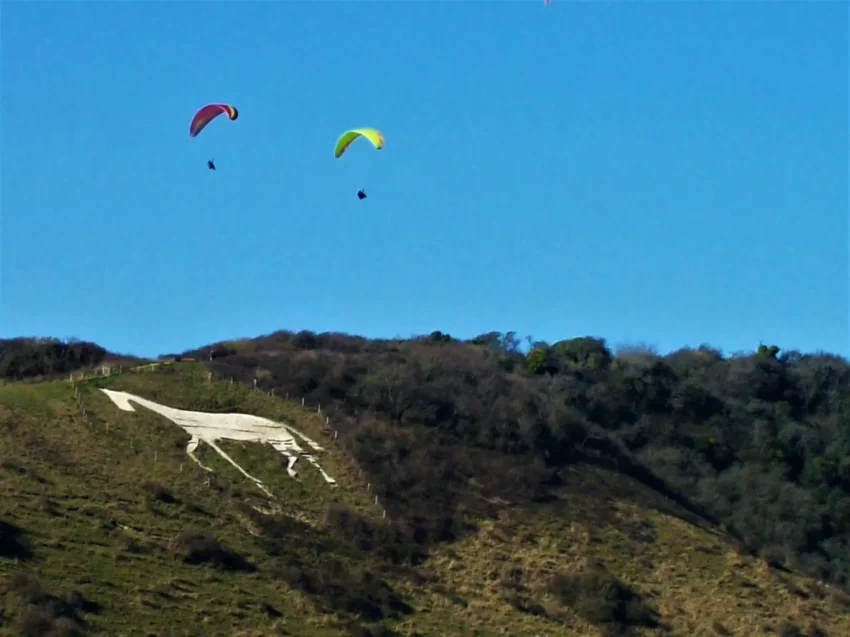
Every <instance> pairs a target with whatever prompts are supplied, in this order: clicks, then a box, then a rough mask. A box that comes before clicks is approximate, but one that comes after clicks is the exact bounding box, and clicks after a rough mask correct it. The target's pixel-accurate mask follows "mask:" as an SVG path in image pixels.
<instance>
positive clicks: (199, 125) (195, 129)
mask: <svg viewBox="0 0 850 637" xmlns="http://www.w3.org/2000/svg"><path fill="white" fill-rule="evenodd" d="M221 114H225V115H227V118H228V119H229V120H230V121H233V120H235V119H236V118H237V117H239V111H237V110H236V107H235V106H231V105H230V104H207V105H206V106H202V107H201V108H200V109H198V112H196V113H195V115H194V117H192V121H191V122H189V137H197V136H198V134H199V133H200V132H201V131H202V130H204V128H206V125H207V124H209V123H210V122H211V121H213V120H214V119H215V118H216V117H218V116H219V115H221ZM207 168H209V169H210V170H215V162H214V161H213V160H212V159H208V160H207Z"/></svg>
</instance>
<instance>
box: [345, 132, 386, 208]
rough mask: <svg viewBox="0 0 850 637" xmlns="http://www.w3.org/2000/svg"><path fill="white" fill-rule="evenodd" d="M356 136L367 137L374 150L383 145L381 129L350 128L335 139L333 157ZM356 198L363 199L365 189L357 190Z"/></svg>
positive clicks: (379, 148)
mask: <svg viewBox="0 0 850 637" xmlns="http://www.w3.org/2000/svg"><path fill="white" fill-rule="evenodd" d="M358 137H365V138H366V139H368V140H369V141H370V142H371V143H372V146H374V147H375V150H381V149H382V148H383V147H384V136H383V135H381V131H379V130H377V129H374V128H352V129H351V130H347V131H345V132H344V133H343V134H342V135H340V136H339V138H338V139H337V140H336V145H335V146H334V157H335V158H337V159H339V158H340V157H342V154H343V153H344V152H345V151H346V149H347V148H348V147H349V146H350V145H351V143H352V142H353V141H354V140H355V139H357V138H358ZM357 198H358V199H359V200H360V201H363V200H364V199H365V198H366V191H365V190H363V189H360V190H358V191H357Z"/></svg>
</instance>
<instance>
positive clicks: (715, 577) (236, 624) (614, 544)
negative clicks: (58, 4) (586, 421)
mask: <svg viewBox="0 0 850 637" xmlns="http://www.w3.org/2000/svg"><path fill="white" fill-rule="evenodd" d="M97 386H108V387H110V388H112V389H119V390H124V391H129V392H132V393H137V394H139V395H141V396H143V397H145V398H149V399H151V400H155V401H157V402H161V403H163V404H166V405H168V406H171V407H177V408H183V409H197V410H204V411H243V412H246V413H255V414H257V415H261V416H267V417H271V418H273V419H276V420H283V421H286V422H288V423H291V424H293V425H295V426H296V427H298V428H299V429H300V430H301V431H303V432H304V433H305V434H306V435H308V436H310V437H311V438H313V439H314V440H316V441H317V442H319V443H320V444H322V445H323V446H325V448H326V449H327V451H326V453H325V454H323V455H322V456H321V457H320V458H319V462H320V463H321V465H322V466H323V468H325V470H326V471H327V472H328V473H329V474H330V475H331V476H333V477H334V478H336V479H337V481H338V482H339V485H340V486H339V488H337V489H331V488H330V487H328V486H327V485H325V483H324V481H323V480H322V479H321V477H320V476H319V475H318V473H317V472H316V471H315V470H313V469H312V468H311V467H310V466H309V465H308V464H307V463H306V462H305V461H303V460H299V462H298V468H299V471H300V474H301V477H302V480H303V482H296V481H294V480H292V479H290V478H289V477H288V476H287V474H286V472H285V470H284V466H285V464H284V462H283V460H282V458H281V456H279V455H278V454H277V453H276V452H274V451H273V450H271V449H269V448H263V447H260V446H259V445H252V444H245V445H242V444H239V443H231V444H227V443H222V446H223V448H224V449H225V451H227V452H228V453H229V454H230V455H231V456H232V457H233V458H234V459H235V460H236V461H237V462H239V463H240V464H241V465H242V466H243V467H245V469H246V470H247V471H248V472H249V473H251V474H252V475H255V476H257V477H258V478H260V479H261V480H263V481H264V482H265V483H266V484H267V486H268V487H269V488H270V489H271V491H272V493H274V494H275V498H274V500H272V501H269V500H268V499H267V498H266V497H265V496H264V495H263V493H262V492H261V491H259V490H258V489H257V488H256V487H255V486H254V485H252V484H251V483H249V482H248V481H247V480H246V479H245V478H244V477H243V476H242V475H241V474H239V473H238V472H237V471H236V470H235V469H234V468H233V467H232V466H231V465H229V464H228V463H227V462H226V461H224V460H223V459H221V458H220V457H219V456H217V455H216V454H215V453H214V452H212V451H211V450H209V449H205V448H204V446H203V445H202V447H201V450H202V451H201V455H200V457H201V460H202V462H204V464H206V465H207V466H211V467H213V468H214V469H215V471H216V475H215V478H214V479H213V480H212V483H211V484H210V486H207V485H206V479H207V477H208V474H207V473H206V472H204V471H203V470H202V469H200V467H198V466H197V465H196V464H195V463H194V462H192V460H191V459H190V458H189V457H188V456H187V455H186V454H185V450H184V449H185V444H186V441H187V439H188V436H187V435H186V434H185V433H184V432H183V431H182V430H181V429H180V428H178V427H177V426H175V425H173V424H171V423H170V422H168V421H167V420H165V419H164V418H161V417H159V416H157V415H156V414H153V413H151V412H148V411H147V410H145V409H143V408H140V407H136V409H137V411H136V412H135V413H127V412H122V411H119V410H118V409H117V408H116V407H115V406H114V405H113V404H112V403H111V401H110V400H109V399H108V398H107V397H106V396H105V395H103V394H102V393H101V392H99V391H97V389H96V387H97ZM79 387H80V392H81V394H82V397H83V402H84V405H85V407H86V409H87V412H88V415H89V419H88V421H85V420H84V419H83V418H82V417H81V415H80V412H79V410H78V409H77V406H76V403H75V400H74V394H73V389H72V387H71V385H70V383H68V382H67V381H64V382H48V383H41V384H27V385H23V384H10V385H7V386H5V387H0V521H5V522H7V523H11V524H13V525H15V526H16V527H19V528H21V529H22V530H23V531H24V533H23V537H24V539H23V541H22V544H24V545H25V547H24V548H20V547H19V550H18V551H17V553H19V554H21V555H23V552H24V551H25V550H26V548H28V549H29V550H31V551H32V553H33V557H32V558H31V559H26V558H25V557H19V558H18V559H13V557H12V555H13V554H14V553H15V552H16V551H10V550H8V547H9V546H11V543H10V542H9V541H6V542H4V544H3V545H0V578H2V581H3V582H5V583H0V592H3V591H6V592H5V593H4V594H3V597H2V598H0V599H2V605H0V609H2V610H0V634H2V635H19V634H21V633H20V628H19V627H18V625H17V624H16V621H17V619H16V618H17V617H19V616H20V611H21V599H22V596H21V594H20V591H21V588H22V586H21V584H20V582H17V580H13V578H12V577H11V574H12V573H13V572H14V571H16V570H18V569H23V570H26V571H28V572H30V573H32V574H34V575H36V576H37V577H38V578H39V580H40V581H41V583H42V585H43V586H44V588H45V589H47V591H48V592H49V593H52V594H55V595H58V594H60V593H63V592H64V593H67V592H69V591H72V590H75V591H78V592H80V593H81V594H82V596H83V597H84V598H85V599H87V600H90V601H91V602H93V603H94V604H96V607H95V606H90V607H88V610H89V611H90V612H83V613H82V616H83V617H84V619H85V621H86V623H87V625H88V632H89V634H103V635H107V634H108V635H115V636H117V635H148V634H150V635H198V634H205V635H234V634H241V635H245V636H247V635H274V634H290V635H328V636H330V635H345V634H352V628H351V626H350V625H348V624H346V620H347V619H350V618H351V617H352V614H350V613H349V614H346V613H344V612H339V613H337V614H336V615H334V614H332V613H330V612H329V609H330V608H333V607H334V604H333V603H331V602H330V601H329V600H331V597H332V596H331V595H329V594H328V593H327V592H326V591H325V590H324V589H323V587H321V586H313V587H312V588H310V587H308V590H310V591H311V592H312V594H309V593H305V592H301V590H297V588H293V586H291V585H290V584H291V583H292V582H293V577H292V575H291V572H292V569H293V568H294V567H293V564H296V563H297V564H298V566H297V568H299V569H304V570H305V571H306V572H311V573H313V574H314V575H315V574H316V573H335V575H333V577H335V578H336V580H335V581H337V582H346V581H351V582H358V581H363V578H362V577H360V576H359V575H358V574H359V573H361V572H363V571H364V570H368V571H369V572H371V573H374V574H376V575H377V576H378V577H382V578H384V579H386V581H387V586H388V588H385V589H383V591H384V592H383V593H382V594H383V595H384V601H386V599H387V598H388V597H392V593H391V592H387V591H390V589H394V590H395V591H396V593H397V594H398V596H400V597H402V598H403V599H404V600H405V602H406V603H407V604H410V605H411V606H412V607H413V609H415V610H414V612H412V613H410V614H407V615H405V614H404V613H401V614H400V617H399V618H398V619H396V620H389V619H385V620H384V622H383V623H384V624H386V625H387V626H392V628H394V629H395V630H396V631H398V632H399V633H401V634H409V635H413V634H420V635H482V636H483V635H517V636H523V635H529V636H531V635H541V636H542V635H601V634H603V633H602V630H601V628H600V627H599V626H598V625H597V624H593V623H590V622H589V621H588V620H587V619H584V618H583V617H582V616H581V615H582V614H581V613H578V612H575V609H577V608H578V605H574V606H573V608H572V609H571V608H569V607H567V606H565V605H564V604H562V603H561V602H559V601H558V599H556V597H555V596H554V595H553V594H552V593H551V592H550V590H549V586H548V584H549V581H550V580H551V577H552V575H553V574H554V573H556V572H559V571H578V570H582V569H583V568H586V567H587V565H588V564H589V563H590V562H592V561H593V560H594V558H599V559H601V560H604V562H605V563H606V564H607V567H608V569H609V570H610V572H612V573H613V574H614V575H616V576H617V577H618V578H619V579H621V580H622V581H623V582H625V583H626V584H627V585H629V586H630V587H631V588H632V589H633V590H635V591H637V592H638V593H640V594H641V595H642V596H644V597H645V598H646V600H647V602H648V604H649V605H650V606H651V607H653V608H654V609H655V610H656V611H657V612H658V613H659V619H660V623H661V626H660V627H658V628H645V629H643V632H644V633H645V634H662V633H666V634H674V635H683V636H684V635H716V634H723V632H722V631H723V630H726V631H729V632H728V634H736V635H747V636H750V635H760V634H769V633H768V632H767V631H768V630H772V631H777V630H779V629H780V628H781V626H782V625H783V623H784V622H792V623H794V624H796V625H799V626H800V627H801V628H803V629H806V628H807V627H808V626H809V625H810V624H812V623H816V624H817V625H818V626H819V627H820V629H822V630H823V631H824V632H825V634H827V635H833V636H840V635H850V613H848V611H850V605H848V602H847V600H846V598H842V597H841V596H840V594H839V593H836V592H834V591H832V590H831V589H829V588H827V587H824V586H821V585H818V584H816V583H815V582H813V581H811V580H809V579H807V578H804V577H802V576H798V575H796V574H793V573H788V572H780V571H776V570H774V569H770V568H768V567H767V566H766V565H765V564H764V563H763V562H762V561H760V560H758V559H756V558H752V557H749V556H744V555H740V554H738V553H737V552H735V551H734V550H733V549H732V547H731V545H730V544H728V543H727V542H726V541H725V540H724V538H723V537H722V536H721V535H720V534H719V533H718V532H717V530H714V529H711V528H707V527H705V526H702V525H700V524H698V523H696V522H694V521H687V519H686V518H685V516H684V515H681V514H680V513H679V512H677V511H676V510H675V508H673V506H672V505H671V504H669V503H668V502H666V501H663V499H661V498H656V500H657V506H655V507H638V506H637V505H636V504H634V503H635V502H637V501H641V502H646V501H652V499H653V495H652V494H651V493H650V494H647V493H642V494H640V496H639V497H635V494H634V492H635V491H636V490H642V489H644V487H640V486H636V485H635V484H634V483H632V482H631V481H628V480H626V479H623V478H621V477H619V476H617V475H615V474H612V473H610V472H606V471H603V470H600V469H593V468H589V467H577V468H575V469H574V470H573V471H571V472H570V473H569V476H568V480H567V483H566V484H565V485H564V486H563V487H562V488H560V489H559V491H558V494H557V495H558V498H557V499H556V500H555V501H554V502H548V503H537V504H529V505H528V506H527V507H524V508H522V509H520V508H508V507H504V506H503V507H501V508H500V509H499V510H498V513H497V514H496V517H495V518H494V519H490V520H484V521H481V523H480V524H479V527H478V529H477V530H476V531H475V532H474V533H471V534H469V535H466V536H464V537H463V538H462V539H460V540H458V541H456V542H454V543H452V544H444V545H441V546H438V547H436V548H435V549H434V550H432V551H431V557H430V559H429V560H428V561H426V562H425V563H424V564H423V565H421V566H419V567H417V568H415V569H414V568H390V567H389V566H388V565H387V564H385V563H384V562H383V561H382V560H381V559H379V558H378V557H377V556H376V555H375V554H374V553H370V552H368V551H362V550H359V549H357V548H355V547H354V546H352V545H350V544H348V543H346V542H344V541H342V540H340V539H338V538H335V537H334V536H333V535H332V534H331V533H330V531H329V530H328V528H327V526H326V525H325V524H324V522H323V519H324V518H323V514H324V510H325V507H326V506H327V505H328V504H330V503H333V502H338V503H343V504H345V505H347V506H348V507H350V508H351V509H353V510H356V511H359V512H361V513H363V514H365V515H369V516H372V517H374V518H375V519H379V518H380V514H381V507H380V505H375V503H374V501H373V500H372V496H371V495H370V494H369V492H368V491H367V488H366V485H365V484H364V483H363V480H361V479H360V478H359V477H358V475H359V472H358V469H357V467H356V466H354V465H353V463H352V461H351V460H350V458H349V456H348V455H347V454H346V453H345V450H344V449H341V448H339V447H338V446H337V445H336V443H335V442H334V441H333V440H332V437H331V436H329V435H328V434H327V432H323V420H324V419H323V417H322V416H320V415H319V414H316V413H315V412H312V411H311V410H308V409H304V408H302V407H300V406H296V405H294V404H292V403H289V402H287V401H284V400H281V399H279V398H272V397H269V396H267V395H265V394H263V393H262V392H256V391H253V390H250V389H247V388H244V387H240V386H238V385H233V386H231V385H229V384H228V383H222V382H214V383H212V384H209V383H208V382H207V376H206V372H205V371H204V368H203V366H201V365H195V364H180V365H172V366H163V367H162V368H161V369H160V371H155V372H153V373H125V374H122V375H120V376H115V377H111V378H103V379H97V380H95V381H89V382H86V383H82V384H80V385H79ZM107 424H108V431H107ZM145 483H158V484H159V485H162V487H164V488H165V489H166V490H167V492H169V493H170V494H171V495H173V498H174V500H175V501H174V502H165V501H162V500H158V499H156V498H155V497H154V496H153V495H151V494H152V493H153V494H156V493H157V492H158V491H157V487H155V486H149V487H147V488H145V487H144V486H143V485H144V484H145ZM246 503H247V504H251V505H255V506H257V507H260V508H263V509H272V510H275V511H278V512H282V513H283V514H285V515H286V516H292V517H293V518H296V519H297V520H299V522H298V523H296V522H291V523H288V524H289V526H288V527H287V530H286V532H285V533H284V532H282V531H280V530H279V529H280V527H278V530H277V531H275V532H271V531H270V530H269V529H263V528H262V526H263V523H262V516H260V515H258V514H256V513H252V511H253V510H252V509H250V508H249V507H246V506H245V505H246ZM497 508H498V507H497ZM680 516H681V517H680ZM279 519H282V520H286V519H287V518H279ZM304 523H306V524H309V525H310V526H298V525H299V524H301V525H303V524H304ZM185 531H197V532H202V533H207V534H209V535H212V536H214V537H215V538H216V539H218V540H219V541H221V542H222V543H223V544H224V545H225V546H226V547H228V548H229V549H232V550H233V551H234V552H236V553H238V554H239V555H241V556H243V557H244V558H245V559H246V560H247V561H248V562H250V563H251V564H253V565H254V566H255V567H256V570H253V571H241V570H234V569H227V568H213V567H211V566H209V565H203V564H200V565H194V564H188V563H185V562H183V561H181V560H180V559H179V558H178V556H177V554H178V553H179V551H180V547H181V544H180V542H179V538H180V535H181V533H183V532H185ZM282 533H283V537H281V534H282ZM275 535H276V536H277V540H278V541H277V542H276V543H275V542H274V540H275V537H274V536H275ZM0 537H2V531H0ZM7 537H8V532H7ZM3 546H6V548H7V550H6V551H5V553H4V552H3V550H2V547H3ZM270 546H271V547H272V549H270ZM4 555H5V557H4ZM335 559H336V560H338V562H336V563H334V560H335ZM287 569H288V570H287ZM340 573H341V574H340ZM328 577H331V576H328ZM346 578H348V579H346ZM358 578H359V579H358ZM296 579H297V578H296ZM16 582H17V583H16ZM328 588H332V587H328ZM364 590H365V589H364ZM368 590H370V591H372V593H371V594H373V597H374V591H375V590H378V588H377V587H375V586H373V587H372V588H371V589H368ZM264 604H266V606H264ZM78 605H79V604H78ZM383 605H384V606H385V607H389V605H391V604H389V603H388V602H387V603H385V604H383ZM335 608H337V609H340V608H341V607H340V606H339V605H337V606H336V607H335ZM523 609H525V610H523ZM276 613H280V614H281V616H280V617H277V616H275V615H276ZM584 615H585V617H588V616H589V615H588V614H587V613H584ZM373 630H374V628H373ZM252 631H253V632H252ZM774 634H775V632H774Z"/></svg>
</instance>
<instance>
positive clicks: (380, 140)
mask: <svg viewBox="0 0 850 637" xmlns="http://www.w3.org/2000/svg"><path fill="white" fill-rule="evenodd" d="M358 137H365V138H366V139H368V140H369V141H370V142H372V145H373V146H374V147H375V148H376V149H377V150H381V149H382V148H383V147H384V137H383V135H381V132H380V131H378V130H376V129H374V128H352V129H351V130H348V131H345V132H344V133H343V134H342V135H340V136H339V139H338V140H336V146H335V147H334V157H336V158H337V159H339V158H340V157H341V156H342V154H343V153H344V152H345V149H346V148H348V147H349V146H350V145H351V142H353V141H354V140H355V139H357V138H358Z"/></svg>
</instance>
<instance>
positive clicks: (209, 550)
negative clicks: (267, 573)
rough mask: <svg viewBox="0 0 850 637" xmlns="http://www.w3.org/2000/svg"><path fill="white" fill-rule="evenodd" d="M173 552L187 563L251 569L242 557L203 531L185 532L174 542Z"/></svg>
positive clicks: (251, 566)
mask: <svg viewBox="0 0 850 637" xmlns="http://www.w3.org/2000/svg"><path fill="white" fill-rule="evenodd" d="M174 550H175V553H176V554H177V555H178V556H179V557H180V558H181V559H182V560H183V561H184V562H186V563H187V564H211V565H213V566H217V567H221V568H224V569H226V570H231V571H253V570H255V567H254V566H253V565H252V564H250V563H249V562H248V561H247V560H245V558H244V557H242V556H241V555H239V554H238V553H235V552H233V551H231V550H230V549H228V548H226V547H225V546H224V545H222V544H221V542H219V541H218V540H216V539H215V538H213V537H210V536H208V535H205V534H203V533H194V532H186V533H183V534H181V535H180V537H179V538H178V539H177V541H176V543H175V548H174Z"/></svg>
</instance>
